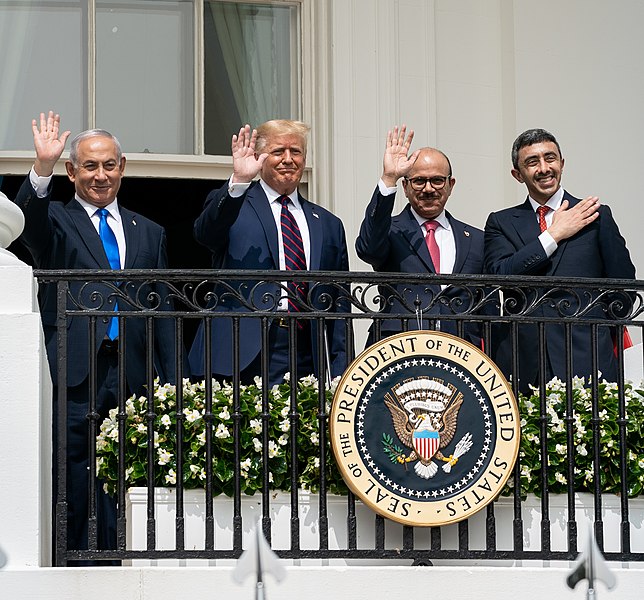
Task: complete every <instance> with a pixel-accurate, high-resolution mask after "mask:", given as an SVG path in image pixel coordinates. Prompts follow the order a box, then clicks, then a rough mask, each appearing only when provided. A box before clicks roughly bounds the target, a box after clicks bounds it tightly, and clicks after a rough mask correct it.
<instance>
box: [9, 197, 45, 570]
mask: <svg viewBox="0 0 644 600" xmlns="http://www.w3.org/2000/svg"><path fill="white" fill-rule="evenodd" d="M23 225H24V219H23V216H22V212H21V211H20V209H19V208H18V207H17V206H16V205H15V204H13V203H12V202H10V201H9V200H7V198H6V197H5V196H4V195H3V194H0V288H1V289H2V292H1V293H0V403H1V407H2V408H1V416H0V457H1V459H0V482H1V484H0V485H1V486H2V487H1V489H2V493H0V515H1V520H0V547H2V550H3V552H4V553H5V554H6V555H7V559H8V562H7V565H6V566H5V568H6V569H9V570H11V569H13V568H17V569H20V568H24V567H36V566H46V565H50V564H51V548H50V547H51V408H52V407H51V392H52V387H51V378H50V375H49V368H48V365H47V357H46V352H45V346H44V342H43V334H42V327H41V323H40V314H39V312H38V304H37V293H36V292H37V290H36V283H35V281H34V278H33V274H32V270H31V267H29V266H28V265H26V264H24V263H23V262H21V261H20V260H18V259H17V258H16V257H15V256H14V255H13V254H11V253H10V252H8V251H7V250H5V248H6V247H7V246H8V245H9V244H10V243H11V241H13V239H15V238H16V237H17V236H18V235H19V234H20V233H21V231H22V228H23Z"/></svg>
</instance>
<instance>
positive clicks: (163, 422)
mask: <svg viewBox="0 0 644 600" xmlns="http://www.w3.org/2000/svg"><path fill="white" fill-rule="evenodd" d="M161 425H163V426H164V427H165V428H166V429H167V428H168V427H170V425H172V421H171V420H170V415H163V416H162V417H161Z"/></svg>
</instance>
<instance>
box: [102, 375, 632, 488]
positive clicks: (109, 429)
mask: <svg viewBox="0 0 644 600" xmlns="http://www.w3.org/2000/svg"><path fill="white" fill-rule="evenodd" d="M336 384H337V382H334V385H332V386H331V389H329V390H327V392H326V393H327V398H326V410H327V412H328V410H329V405H330V402H331V399H332V396H333V392H334V391H335V385H336ZM290 393H291V384H290V381H288V379H287V380H286V381H285V382H284V383H283V384H281V385H279V386H274V387H273V388H272V389H271V390H270V391H269V398H268V411H269V413H270V417H269V419H268V438H269V441H268V468H269V482H270V486H271V489H274V490H283V491H288V490H290V486H291V461H292V451H291V428H292V427H293V425H294V421H293V420H292V418H291V415H290ZM624 395H625V402H626V447H627V471H628V486H627V489H628V494H629V496H637V495H639V494H642V489H643V487H644V436H643V435H642V433H641V432H640V427H641V426H642V424H644V390H643V389H640V388H636V387H634V386H633V385H632V384H630V383H627V384H625V387H624ZM205 396H206V394H205V387H204V382H199V383H190V382H189V381H188V380H185V381H184V383H183V411H182V412H183V476H182V478H183V485H184V488H186V489H191V488H203V487H204V486H205V481H206V451H205V446H206V419H205V412H206V411H205V408H206V398H205ZM212 396H213V397H212V428H211V440H212V473H213V491H214V494H215V495H218V494H227V495H232V494H233V491H234V475H235V471H234V469H235V463H234V456H235V442H234V439H233V412H234V408H233V388H232V386H231V385H229V384H227V383H223V384H220V383H218V382H217V381H213V393H212ZM239 396H240V398H239V405H240V414H241V419H240V426H239V429H240V465H239V470H240V476H241V477H240V479H241V491H242V492H243V493H245V494H250V495H252V494H254V493H255V492H256V491H258V490H261V488H262V483H263V464H262V437H263V436H262V428H263V423H262V416H261V415H262V391H261V382H260V381H259V380H258V381H256V382H255V384H253V385H248V386H241V388H240V392H239ZM598 398H599V421H600V422H599V440H600V442H599V445H600V447H599V454H600V465H599V478H600V485H601V489H602V491H603V492H606V493H615V494H619V493H621V480H620V445H619V436H620V433H619V425H618V419H619V412H618V407H619V405H618V393H617V385H616V384H614V383H607V382H605V381H604V382H602V383H601V384H600V385H599V390H598ZM540 407H541V401H540V397H539V390H538V389H536V388H533V390H532V394H531V395H530V396H523V395H521V396H520V397H519V410H520V413H521V431H522V436H521V445H520V449H519V464H520V470H521V481H520V485H521V495H522V496H525V495H526V494H528V493H532V494H536V495H540V494H541V486H542V482H541V477H542V471H541V469H542V465H541V439H540V436H541V424H540V416H541V413H540ZM125 408H126V420H125V440H126V441H125V463H126V471H125V475H126V485H127V487H130V486H145V485H147V453H148V425H147V423H148V414H147V413H148V406H147V399H146V398H145V397H144V396H141V397H139V398H137V397H134V396H133V397H132V398H130V399H128V400H127V402H126V407H125ZM297 410H298V418H297V457H298V465H297V468H298V474H299V476H298V485H299V487H301V488H302V489H309V490H312V491H316V490H317V489H318V486H319V479H320V458H319V457H320V446H319V442H320V439H319V429H318V428H319V421H318V411H319V402H318V383H317V380H316V379H315V378H314V377H312V376H310V377H304V378H302V379H300V380H299V381H298V382H297ZM566 410H567V404H566V386H565V384H564V383H563V382H562V381H560V380H559V379H556V378H555V379H553V380H551V381H550V382H548V384H547V385H546V415H547V439H546V442H545V443H546V444H547V455H548V489H549V492H550V493H553V494H557V493H565V492H566V491H567V478H568V462H569V460H568V445H567V444H568V432H567V428H566ZM153 411H154V414H153V417H151V418H153V431H154V456H155V464H154V483H155V486H160V487H171V486H174V485H176V483H177V456H176V453H177V412H176V411H177V405H176V388H175V386H173V385H169V384H166V385H159V384H158V383H157V385H156V386H155V391H154V408H153ZM572 419H573V421H572V434H573V440H574V446H575V447H574V449H573V459H574V488H575V491H578V492H583V491H587V492H592V491H593V490H594V478H595V471H594V466H593V456H594V448H593V428H592V423H591V419H592V395H591V390H590V389H588V388H586V387H584V380H583V379H579V378H575V379H574V380H573V415H572ZM117 423H118V421H117V410H116V409H113V410H112V411H110V414H109V417H108V418H107V419H105V420H104V421H103V423H102V425H101V431H100V434H99V435H98V437H97V440H96V456H97V473H98V476H99V478H101V479H103V481H104V482H105V484H104V485H105V489H106V490H107V491H108V492H109V493H115V492H116V482H117V477H118V453H119V444H118V424H117ZM326 458H327V464H326V473H325V475H326V481H327V490H328V491H329V492H332V493H346V490H347V488H346V486H345V484H344V482H343V481H342V477H341V476H340V473H339V470H338V468H337V466H336V464H335V460H334V458H333V453H332V451H331V448H330V444H329V441H328V437H327V441H326ZM512 487H513V481H512V479H510V482H509V484H508V487H506V489H505V491H504V494H507V495H509V494H511V493H512Z"/></svg>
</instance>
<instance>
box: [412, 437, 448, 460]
mask: <svg viewBox="0 0 644 600" xmlns="http://www.w3.org/2000/svg"><path fill="white" fill-rule="evenodd" d="M440 441H441V439H440V436H439V435H438V431H430V430H429V429H424V430H422V431H418V430H416V431H414V433H413V434H412V442H413V444H414V450H416V453H417V454H418V456H420V457H421V458H423V459H424V460H429V459H431V458H432V457H433V456H434V454H436V451H437V450H438V445H439V444H440Z"/></svg>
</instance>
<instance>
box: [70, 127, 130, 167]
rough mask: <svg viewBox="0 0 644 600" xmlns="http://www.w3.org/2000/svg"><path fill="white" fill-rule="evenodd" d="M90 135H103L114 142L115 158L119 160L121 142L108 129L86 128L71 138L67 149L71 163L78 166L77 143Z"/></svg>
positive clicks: (121, 153)
mask: <svg viewBox="0 0 644 600" xmlns="http://www.w3.org/2000/svg"><path fill="white" fill-rule="evenodd" d="M92 137H105V138H108V139H110V140H112V141H113V142H114V145H115V146H116V160H117V162H121V157H122V156H123V152H122V151H121V143H120V142H119V141H118V140H117V139H116V136H113V135H112V134H111V133H110V132H109V131H105V129H88V130H87V131H81V132H80V133H79V134H78V135H77V136H76V137H75V138H74V139H73V140H72V143H71V146H70V149H69V160H70V161H71V163H72V164H73V165H74V166H75V167H77V166H78V145H79V144H80V143H81V142H82V141H83V140H86V139H87V138H92Z"/></svg>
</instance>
